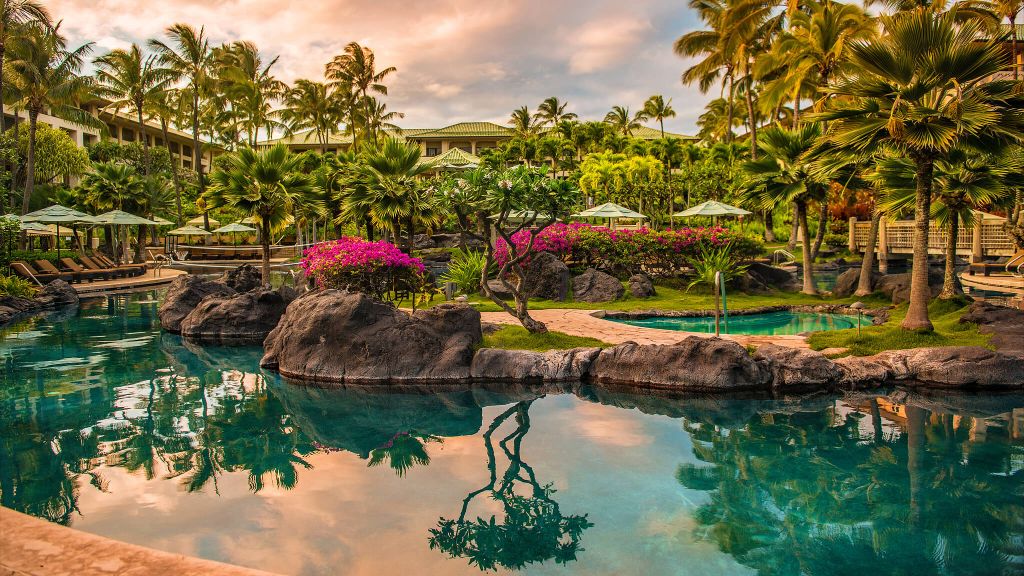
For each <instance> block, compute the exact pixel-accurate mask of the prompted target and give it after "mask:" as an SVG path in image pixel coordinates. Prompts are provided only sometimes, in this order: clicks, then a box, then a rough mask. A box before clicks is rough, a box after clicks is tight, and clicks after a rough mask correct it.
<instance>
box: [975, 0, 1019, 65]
mask: <svg viewBox="0 0 1024 576" xmlns="http://www.w3.org/2000/svg"><path fill="white" fill-rule="evenodd" d="M980 4H981V7H982V8H987V9H988V10H990V11H991V12H992V13H993V14H995V15H996V17H997V18H998V22H997V24H998V23H1001V22H1002V21H1003V19H1004V18H1005V19H1006V20H1009V21H1010V62H1012V63H1013V79H1014V80H1017V79H1018V78H1019V74H1018V72H1019V70H1018V69H1019V68H1020V65H1018V64H1017V40H1018V38H1017V16H1019V15H1020V13H1021V11H1022V10H1024V0H982V2H980Z"/></svg>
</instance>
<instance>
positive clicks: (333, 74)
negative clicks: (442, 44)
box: [327, 42, 398, 146]
mask: <svg viewBox="0 0 1024 576" xmlns="http://www.w3.org/2000/svg"><path fill="white" fill-rule="evenodd" d="M397 71H398V69H397V68H395V67H394V66H389V67H387V68H385V69H383V70H380V71H378V70H377V59H376V57H375V56H374V54H373V50H370V49H369V48H364V47H362V46H360V45H359V43H358V42H349V44H348V45H347V46H345V53H344V54H340V55H338V56H335V57H334V59H333V60H332V61H331V62H330V63H329V64H328V65H327V78H328V79H330V80H332V81H333V82H337V83H342V84H348V85H349V86H350V87H351V89H352V92H353V94H354V95H356V96H358V97H359V98H360V102H361V103H362V107H363V113H364V116H363V117H364V118H369V117H370V116H371V115H372V114H371V112H370V108H369V106H370V101H369V100H367V98H368V97H369V96H370V93H371V92H373V93H375V94H381V95H384V96H387V94H388V87H387V85H385V84H384V80H385V79H386V78H387V77H388V76H390V75H391V74H393V73H395V72H397ZM352 116H354V114H350V120H351V119H352V118H351V117H352ZM367 133H368V134H369V135H370V138H371V140H372V141H373V142H374V143H375V144H376V142H377V134H376V132H374V131H372V130H369V129H368V130H367ZM353 146H355V140H353Z"/></svg>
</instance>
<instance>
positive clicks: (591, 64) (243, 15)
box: [48, 0, 710, 132]
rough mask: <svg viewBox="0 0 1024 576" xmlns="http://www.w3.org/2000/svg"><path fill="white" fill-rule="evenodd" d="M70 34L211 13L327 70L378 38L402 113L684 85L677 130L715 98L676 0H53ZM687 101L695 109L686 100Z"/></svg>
mask: <svg viewBox="0 0 1024 576" xmlns="http://www.w3.org/2000/svg"><path fill="white" fill-rule="evenodd" d="M48 7H49V8H50V10H51V12H52V13H53V14H54V16H55V17H56V18H58V19H63V20H64V25H63V30H64V32H65V34H67V35H69V37H70V38H71V40H72V41H73V42H83V41H96V44H97V45H96V52H97V53H103V52H105V51H107V50H110V49H113V48H121V47H126V46H127V45H129V44H130V43H132V42H139V43H144V42H146V40H147V39H149V38H154V37H159V36H162V35H163V32H164V30H165V29H166V28H167V27H168V26H170V25H171V24H173V23H175V22H188V23H190V24H192V25H193V26H195V27H197V28H198V27H200V26H203V27H205V30H206V33H207V34H208V36H209V37H210V39H211V41H212V42H214V43H220V42H225V41H232V40H238V39H244V40H250V41H253V42H255V43H256V44H257V45H258V46H259V47H260V49H261V51H262V52H263V53H264V55H265V58H266V59H267V60H269V59H270V58H272V57H275V56H278V57H279V60H278V63H277V65H276V66H275V67H274V72H275V74H276V75H277V76H278V77H279V78H281V79H282V80H285V81H287V82H292V81H294V80H295V79H297V78H312V79H319V78H322V76H323V70H324V65H325V64H326V63H327V62H328V61H330V59H331V58H332V57H333V56H335V55H336V54H340V53H341V52H342V51H343V50H344V47H345V45H346V44H347V43H348V42H350V41H357V42H359V43H361V44H363V45H364V46H368V47H370V48H372V49H373V50H374V52H375V53H376V54H377V62H378V64H379V65H380V66H396V67H397V68H398V72H397V73H396V74H394V75H393V76H391V77H389V78H388V81H387V83H388V86H389V90H388V97H387V102H388V107H389V109H391V110H396V111H400V112H404V113H405V114H406V118H405V119H404V120H403V121H402V124H403V125H406V126H409V127H424V126H443V125H446V124H448V123H451V122H456V121H460V120H484V119H488V120H494V121H499V122H502V123H504V122H505V120H506V119H507V118H508V115H509V113H510V112H511V110H512V109H514V108H517V107H519V106H523V105H527V106H529V107H530V108H531V109H532V108H535V107H536V106H537V104H538V103H540V101H541V100H543V99H544V98H546V97H548V96H557V97H559V98H560V99H562V100H563V101H567V102H569V104H570V106H569V107H570V109H572V111H574V112H576V113H578V114H580V115H581V116H582V117H584V118H587V119H600V118H601V117H603V116H604V113H605V112H607V110H608V109H610V108H611V106H613V105H625V106H630V108H632V109H635V108H637V107H639V106H640V105H641V104H642V102H643V100H645V99H646V98H647V96H649V95H651V94H664V95H665V97H666V98H674V102H675V103H676V109H677V111H678V112H679V117H678V118H675V119H673V120H672V121H670V122H667V123H666V128H668V129H669V130H674V131H686V132H690V131H693V130H694V121H695V119H696V117H697V115H698V114H699V108H700V107H701V106H702V105H703V103H704V102H706V101H707V100H709V99H710V98H709V97H708V96H704V95H700V94H699V93H698V92H697V90H696V89H693V88H689V87H684V86H682V85H681V84H680V82H679V74H680V73H681V72H682V70H683V67H684V66H685V62H684V61H683V60H682V59H680V58H678V57H677V56H676V55H675V54H673V52H672V41H673V40H674V39H675V38H676V37H677V36H678V35H679V34H681V33H682V32H684V31H685V30H687V29H692V28H693V27H694V26H696V25H697V19H696V17H695V16H694V14H693V13H691V12H689V11H688V10H687V9H686V8H684V7H681V6H680V5H679V3H678V2H675V1H674V0H636V1H635V2H631V3H628V4H626V3H621V2H618V1H617V0H558V1H557V2H552V1H550V0H488V1H487V2H480V1H479V0H431V1H427V0H318V1H316V2H305V3H297V2H296V3H285V4H282V3H280V2H275V1H272V0H179V1H178V2H152V1H144V0H50V1H49V2H48ZM684 103H685V111H684Z"/></svg>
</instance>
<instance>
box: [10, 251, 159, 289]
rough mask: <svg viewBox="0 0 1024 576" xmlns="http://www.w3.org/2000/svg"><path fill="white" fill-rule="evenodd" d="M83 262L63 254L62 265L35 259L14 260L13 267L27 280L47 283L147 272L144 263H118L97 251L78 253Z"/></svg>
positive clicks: (108, 278)
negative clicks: (91, 253)
mask: <svg viewBox="0 0 1024 576" xmlns="http://www.w3.org/2000/svg"><path fill="white" fill-rule="evenodd" d="M78 259H79V260H80V261H81V264H79V263H78V262H76V261H75V260H74V259H73V258H61V259H60V267H57V266H54V265H53V263H52V262H50V261H49V260H36V261H35V262H34V263H33V264H29V263H28V262H26V261H24V260H15V261H14V262H11V271H13V272H14V273H15V274H17V275H18V276H21V277H22V278H25V279H26V280H32V281H35V282H37V283H39V284H46V283H47V282H51V281H53V280H64V281H66V282H82V281H83V280H84V281H86V282H92V281H93V280H112V279H114V278H127V277H129V276H139V275H141V274H145V273H146V265H145V264H120V265H118V264H115V263H114V262H113V261H112V260H111V259H110V258H107V257H106V256H103V255H102V254H97V255H95V256H92V257H89V256H79V257H78Z"/></svg>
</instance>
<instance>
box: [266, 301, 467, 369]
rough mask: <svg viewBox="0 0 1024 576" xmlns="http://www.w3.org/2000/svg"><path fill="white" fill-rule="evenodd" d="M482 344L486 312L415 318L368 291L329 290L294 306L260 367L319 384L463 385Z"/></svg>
mask: <svg viewBox="0 0 1024 576" xmlns="http://www.w3.org/2000/svg"><path fill="white" fill-rule="evenodd" d="M481 339H482V336H481V332H480V313H479V312H478V311H476V310H474V309H472V308H470V307H468V306H459V305H454V304H441V305H439V306H435V307H433V308H430V309H427V310H419V311H417V312H415V313H414V314H409V313H407V312H404V311H402V310H398V309H396V308H395V307H393V306H390V305H388V304H385V303H383V302H381V301H379V300H376V299H374V298H371V297H369V296H367V295H365V294H360V293H350V292H342V291H338V290H323V291H318V292H310V293H307V294H305V295H303V296H301V297H299V298H298V299H296V300H295V301H294V302H292V303H291V305H289V306H288V309H287V310H286V311H285V313H284V316H283V317H282V318H281V321H280V322H279V323H278V325H277V327H276V328H274V329H273V330H272V331H271V332H270V334H269V335H268V336H267V339H266V340H265V341H264V343H263V348H264V356H263V359H262V361H261V362H260V365H261V366H263V367H264V368H269V369H273V370H278V371H279V372H280V373H281V374H282V375H284V376H286V377H288V378H295V379H300V380H310V381H320V382H346V383H367V384H381V383H417V382H423V383H427V382H447V383H452V382H460V381H467V380H469V377H470V365H471V364H472V361H473V352H474V349H475V347H476V346H478V345H479V344H480V341H481Z"/></svg>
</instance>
